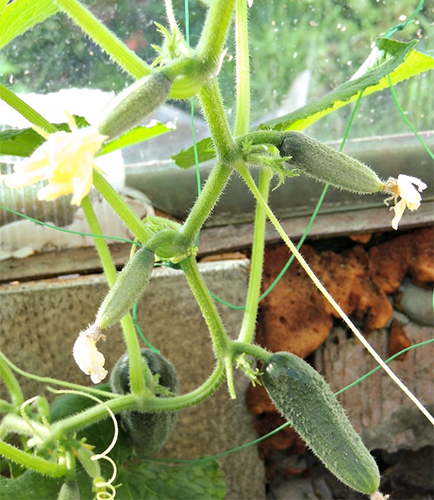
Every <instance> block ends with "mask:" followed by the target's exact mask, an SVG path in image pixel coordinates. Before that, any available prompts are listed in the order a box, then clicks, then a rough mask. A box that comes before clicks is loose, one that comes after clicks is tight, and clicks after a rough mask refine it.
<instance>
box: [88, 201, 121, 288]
mask: <svg viewBox="0 0 434 500" xmlns="http://www.w3.org/2000/svg"><path fill="white" fill-rule="evenodd" d="M81 208H82V209H83V212H84V215H85V217H86V221H87V223H88V225H89V229H90V232H91V233H92V234H100V235H102V234H103V233H102V231H101V226H100V225H99V222H98V219H97V218H96V214H95V211H94V209H93V207H92V204H91V203H90V201H89V197H88V196H86V197H85V198H83V201H82V202H81ZM93 242H94V244H95V247H96V251H97V252H98V256H99V259H100V261H101V264H102V268H103V271H104V274H105V275H106V278H107V282H108V285H109V287H110V288H111V287H112V286H113V285H114V284H115V281H116V278H117V272H116V267H115V265H114V264H113V260H112V258H111V255H110V250H109V248H108V245H107V243H106V242H105V240H103V239H102V238H94V239H93Z"/></svg>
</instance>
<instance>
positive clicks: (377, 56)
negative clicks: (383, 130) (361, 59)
mask: <svg viewBox="0 0 434 500" xmlns="http://www.w3.org/2000/svg"><path fill="white" fill-rule="evenodd" d="M415 45H416V41H413V42H409V43H402V42H397V41H395V40H388V39H386V38H379V39H377V41H376V46H375V47H374V49H373V51H372V52H371V54H370V56H369V57H368V59H367V60H366V61H365V63H364V64H363V65H362V67H361V68H360V69H359V71H358V72H357V73H356V75H355V76H358V78H354V77H353V78H354V79H352V80H349V81H347V82H345V83H344V84H342V85H340V86H339V87H337V88H336V89H335V90H333V91H332V92H330V93H329V94H327V95H326V96H325V97H324V98H323V99H320V100H318V101H316V102H313V103H310V104H307V105H306V106H303V107H302V108H300V109H298V110H296V111H294V112H292V113H289V114H288V115H285V116H282V117H280V118H278V119H276V120H272V121H270V122H267V123H264V125H265V126H266V127H271V128H273V129H274V130H284V131H286V130H303V129H305V128H306V127H308V126H309V125H312V123H314V122H316V121H317V120H319V119H320V118H322V117H323V116H325V115H327V114H329V113H331V112H332V111H334V110H336V109H339V108H341V107H342V106H346V105H347V104H349V103H350V102H353V101H355V100H356V99H357V98H358V95H359V93H360V92H363V94H364V95H369V94H372V93H374V92H378V91H380V90H383V89H385V88H386V87H388V86H389V79H388V78H387V75H390V77H391V80H392V84H395V83H399V82H402V81H403V80H407V79H408V78H410V77H412V76H415V75H418V74H419V73H422V72H423V71H428V70H430V69H433V68H434V59H433V58H432V57H430V56H427V55H425V54H421V53H420V52H417V51H416V50H412V48H413V47H414V46H415Z"/></svg>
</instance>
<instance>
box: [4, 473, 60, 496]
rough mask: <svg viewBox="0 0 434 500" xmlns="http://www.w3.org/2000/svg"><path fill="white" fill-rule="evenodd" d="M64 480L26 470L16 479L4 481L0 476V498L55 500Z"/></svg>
mask: <svg viewBox="0 0 434 500" xmlns="http://www.w3.org/2000/svg"><path fill="white" fill-rule="evenodd" d="M64 481H65V479H64V478H56V479H54V478H51V477H47V476H43V475H42V474H38V473H37V472H34V471H32V470H27V471H26V472H24V474H22V475H21V476H19V477H18V478H17V479H6V478H4V477H3V476H0V491H1V494H2V498H10V499H11V500H29V498H34V499H42V498H43V499H44V500H56V499H57V495H58V493H59V490H60V488H61V486H62V484H63V482H64Z"/></svg>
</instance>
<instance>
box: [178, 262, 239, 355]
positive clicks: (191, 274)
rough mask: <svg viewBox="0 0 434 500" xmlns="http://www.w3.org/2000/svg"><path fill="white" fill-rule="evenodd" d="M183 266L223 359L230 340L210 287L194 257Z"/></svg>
mask: <svg viewBox="0 0 434 500" xmlns="http://www.w3.org/2000/svg"><path fill="white" fill-rule="evenodd" d="M181 266H182V270H183V271H184V273H185V277H186V278H187V281H188V284H189V285H190V288H191V291H192V292H193V295H194V297H195V298H196V301H197V303H198V305H199V307H200V310H201V311H202V314H203V316H204V318H205V321H206V324H207V325H208V328H209V331H210V334H211V338H212V341H213V346H214V351H215V354H216V357H217V359H222V358H223V356H224V355H225V353H226V351H227V347H228V345H229V342H230V340H229V338H228V336H227V334H226V331H225V328H224V326H223V323H222V320H221V319H220V316H219V313H218V311H217V308H216V306H215V304H214V302H213V301H212V298H211V296H210V294H209V291H208V288H207V286H206V284H205V282H204V280H203V278H202V275H201V274H200V272H199V267H198V265H197V262H196V259H195V258H194V257H189V258H188V259H187V260H185V261H183V262H182V263H181Z"/></svg>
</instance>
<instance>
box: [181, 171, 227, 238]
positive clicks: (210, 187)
mask: <svg viewBox="0 0 434 500" xmlns="http://www.w3.org/2000/svg"><path fill="white" fill-rule="evenodd" d="M232 171H233V169H232V168H231V167H229V166H228V165H225V164H224V163H219V162H217V164H216V165H214V167H213V169H212V170H211V173H210V174H209V177H208V179H207V181H206V183H205V185H204V187H203V189H202V191H201V193H200V195H199V196H198V198H197V200H196V202H195V204H194V206H193V208H192V210H191V212H190V213H189V215H188V217H187V220H186V221H185V223H184V225H183V226H182V228H181V229H180V231H179V236H178V237H179V240H180V245H181V246H183V247H184V248H188V247H190V246H192V245H194V243H195V241H196V236H197V234H198V233H199V231H200V229H201V228H202V226H203V224H204V222H205V221H206V219H207V218H208V217H209V214H210V213H211V212H212V209H213V208H214V205H215V204H216V203H217V200H218V199H219V198H220V196H221V193H222V192H223V189H224V188H225V186H226V184H227V182H228V180H229V178H230V176H231V174H232Z"/></svg>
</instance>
